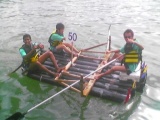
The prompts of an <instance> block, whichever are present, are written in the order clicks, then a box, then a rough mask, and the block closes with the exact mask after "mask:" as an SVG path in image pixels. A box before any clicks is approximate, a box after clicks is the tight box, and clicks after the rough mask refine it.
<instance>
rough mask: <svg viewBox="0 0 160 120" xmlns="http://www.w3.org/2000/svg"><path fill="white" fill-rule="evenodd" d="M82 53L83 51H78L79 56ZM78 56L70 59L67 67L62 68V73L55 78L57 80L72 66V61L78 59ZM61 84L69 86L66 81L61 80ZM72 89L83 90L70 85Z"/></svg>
mask: <svg viewBox="0 0 160 120" xmlns="http://www.w3.org/2000/svg"><path fill="white" fill-rule="evenodd" d="M80 54H81V51H80V52H79V53H78V56H79V55H80ZM78 56H75V57H74V58H73V59H72V61H70V62H69V63H68V64H67V65H66V66H65V69H64V70H62V72H61V73H59V74H58V75H57V77H56V78H55V79H54V80H55V81H56V80H57V81H58V80H59V78H60V77H61V75H62V73H63V72H65V71H67V70H68V69H69V68H70V67H71V65H72V63H74V62H75V61H76V60H77V59H78ZM59 83H60V84H62V85H64V86H67V87H68V86H69V85H68V84H67V83H65V82H59ZM70 89H71V90H74V91H75V92H79V93H80V92H81V91H80V90H78V89H76V88H74V87H70Z"/></svg>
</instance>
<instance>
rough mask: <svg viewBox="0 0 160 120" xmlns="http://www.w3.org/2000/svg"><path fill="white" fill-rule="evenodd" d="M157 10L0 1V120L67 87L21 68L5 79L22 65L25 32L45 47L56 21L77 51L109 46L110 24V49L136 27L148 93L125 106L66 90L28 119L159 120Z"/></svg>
mask: <svg viewBox="0 0 160 120" xmlns="http://www.w3.org/2000/svg"><path fill="white" fill-rule="evenodd" d="M159 6H160V2H159V1H158V0H146V1H145V0H137V1H135V0H122V1H119V0H114V1H109V0H92V1H91V0H81V1H78V0H61V1H59V0H54V1H51V0H34V1H32V0H0V120H3V119H5V118H6V117H8V116H10V115H12V114H13V113H15V112H17V111H19V112H22V113H23V112H25V111H27V110H28V109H30V108H32V107H33V106H35V105H36V104H38V103H40V102H41V101H43V100H45V99H47V98H48V97H50V96H52V95H53V94H55V93H57V92H58V91H60V90H62V89H63V88H61V87H58V86H52V85H48V84H45V83H41V82H38V81H36V80H32V79H30V78H28V77H26V76H22V75H21V70H19V71H17V72H16V73H15V74H12V75H11V76H8V75H7V74H8V73H9V72H11V71H12V70H14V69H15V68H16V67H18V66H19V65H20V63H21V60H22V59H21V57H20V55H19V53H18V49H19V48H20V47H21V45H22V44H23V42H22V36H23V34H24V33H29V34H31V36H32V40H33V41H36V42H41V43H43V44H44V45H45V49H47V48H48V46H49V44H48V42H47V41H48V37H49V35H50V34H51V32H52V31H53V30H54V28H55V25H56V23H57V22H63V23H64V24H65V26H66V29H65V36H66V37H67V36H68V33H69V32H75V33H77V36H78V39H77V41H76V42H75V43H74V44H75V46H76V47H78V48H79V49H82V48H87V47H90V46H93V45H97V44H99V43H103V42H106V41H107V36H108V27H109V24H110V23H112V27H111V35H112V49H117V48H119V47H121V46H122V45H123V44H124V43H125V42H124V40H123V35H122V34H123V31H124V30H125V29H127V28H131V29H133V31H134V32H135V37H136V38H137V39H138V40H139V41H140V42H141V44H143V46H144V48H145V49H144V51H143V60H145V61H146V63H147V64H148V68H149V70H148V79H147V83H146V86H145V88H144V92H143V93H142V94H136V96H135V98H134V99H133V100H131V101H130V102H129V103H128V104H126V105H122V104H117V103H114V102H112V101H109V100H104V99H101V98H97V97H93V96H88V97H87V98H85V97H81V96H80V95H79V94H77V93H75V92H73V91H70V90H66V91H65V92H64V93H62V94H60V95H58V96H57V97H55V98H53V99H52V100H50V101H48V102H46V103H45V104H43V105H42V106H40V107H38V108H36V109H35V110H33V111H31V112H30V113H28V114H27V115H26V116H25V118H24V120H112V119H116V120H159V118H160V97H159V93H160V82H159V79H160V76H159V66H160V63H159V59H160V57H159V46H160V42H159V38H160V34H159V31H160V22H159V21H160V13H159V11H160V9H159ZM66 42H69V40H67V41H66ZM104 49H105V47H102V48H98V49H97V50H99V51H103V50H104Z"/></svg>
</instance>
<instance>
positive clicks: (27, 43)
mask: <svg viewBox="0 0 160 120" xmlns="http://www.w3.org/2000/svg"><path fill="white" fill-rule="evenodd" d="M23 42H24V45H22V47H21V48H20V49H19V52H20V54H21V56H22V57H23V63H24V65H25V66H26V67H27V70H29V71H34V70H36V68H37V67H38V68H39V69H41V70H44V71H46V72H48V73H49V74H51V75H53V76H56V73H54V72H52V71H50V70H49V69H47V68H46V67H45V66H44V65H42V63H44V62H45V60H46V59H47V58H50V59H51V61H52V63H53V64H54V66H55V68H56V70H57V72H59V71H60V70H61V68H59V66H58V64H57V62H56V59H55V57H54V55H53V53H52V52H50V51H46V52H45V53H43V54H42V55H40V56H38V54H37V52H36V49H43V48H44V46H43V45H42V44H38V45H34V44H33V43H31V36H30V35H29V34H25V35H24V36H23Z"/></svg>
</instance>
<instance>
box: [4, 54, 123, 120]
mask: <svg viewBox="0 0 160 120" xmlns="http://www.w3.org/2000/svg"><path fill="white" fill-rule="evenodd" d="M122 56H123V55H120V56H119V57H117V58H115V59H113V60H112V61H110V62H108V63H106V64H105V65H103V66H101V67H99V68H98V69H96V70H95V71H93V72H91V73H90V74H88V75H86V76H85V77H83V79H85V78H88V77H89V76H91V75H92V74H94V73H95V72H97V71H99V70H100V69H103V68H104V67H106V66H108V65H110V64H111V63H113V62H114V61H116V60H117V59H118V58H120V57H122ZM78 82H80V80H78V81H76V82H74V83H73V84H71V85H69V86H67V87H66V88H64V89H62V90H61V91H59V92H58V93H56V94H54V95H53V96H51V97H49V98H47V99H46V100H44V101H42V102H41V103H39V104H37V105H36V106H34V107H32V108H31V109H29V110H28V111H27V112H25V113H20V112H16V113H14V114H13V115H12V116H10V117H8V118H7V119H6V120H20V119H22V118H23V117H24V116H25V115H26V114H27V113H29V112H30V111H32V110H34V109H35V108H37V107H39V106H40V105H42V104H43V103H45V102H47V101H48V100H50V99H52V98H54V97H55V96H57V95H59V94H60V93H62V92H64V91H65V90H67V89H69V88H70V87H72V86H74V85H75V84H77V83H78Z"/></svg>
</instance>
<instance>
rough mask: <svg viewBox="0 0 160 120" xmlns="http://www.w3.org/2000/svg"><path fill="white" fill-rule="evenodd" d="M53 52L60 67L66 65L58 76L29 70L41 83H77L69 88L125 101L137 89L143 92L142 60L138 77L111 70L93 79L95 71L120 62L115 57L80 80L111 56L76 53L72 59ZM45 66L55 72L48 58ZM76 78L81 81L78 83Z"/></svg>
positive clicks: (82, 92)
mask: <svg viewBox="0 0 160 120" xmlns="http://www.w3.org/2000/svg"><path fill="white" fill-rule="evenodd" d="M54 55H55V57H56V60H57V63H58V65H59V66H60V67H62V66H65V69H64V70H62V71H61V72H60V73H59V75H58V76H57V77H53V76H50V75H48V74H47V73H45V72H43V71H40V72H36V73H28V76H29V77H31V78H33V79H35V80H38V81H40V82H41V81H42V82H45V83H49V84H53V85H61V86H64V87H67V86H69V85H71V84H73V83H74V82H77V84H75V85H74V86H72V87H70V89H71V90H73V91H76V92H78V93H80V94H81V95H82V96H88V95H89V94H91V95H94V96H97V97H102V98H105V99H109V100H112V101H115V102H127V101H128V100H129V99H131V98H132V97H133V96H134V95H135V92H136V91H137V92H142V91H143V87H144V86H145V83H146V78H147V65H146V64H145V62H142V63H141V64H140V66H139V76H138V77H135V78H134V77H124V75H122V74H124V73H121V72H114V73H113V74H111V75H107V76H104V77H102V78H100V79H99V80H95V79H94V77H95V75H96V74H98V73H101V72H104V71H106V70H108V69H110V68H111V67H112V66H114V65H117V64H120V61H118V60H116V61H114V62H112V63H111V64H110V65H108V66H106V67H104V68H103V69H100V70H98V71H97V72H95V73H94V74H92V75H91V76H89V77H88V78H85V79H83V78H84V76H86V75H88V74H90V73H91V72H93V71H95V70H97V69H99V68H100V67H101V66H103V65H104V62H107V61H108V59H109V58H110V57H111V55H110V54H106V55H105V57H104V58H103V59H101V58H97V57H95V56H93V55H91V56H84V55H82V53H81V52H79V56H76V57H73V59H72V60H71V57H70V56H69V55H68V54H66V53H54ZM44 65H45V66H46V67H47V68H48V69H50V70H52V71H54V72H56V71H55V67H54V66H53V64H52V62H51V61H50V59H47V60H46V61H45V63H44ZM78 81H80V82H79V83H78Z"/></svg>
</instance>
